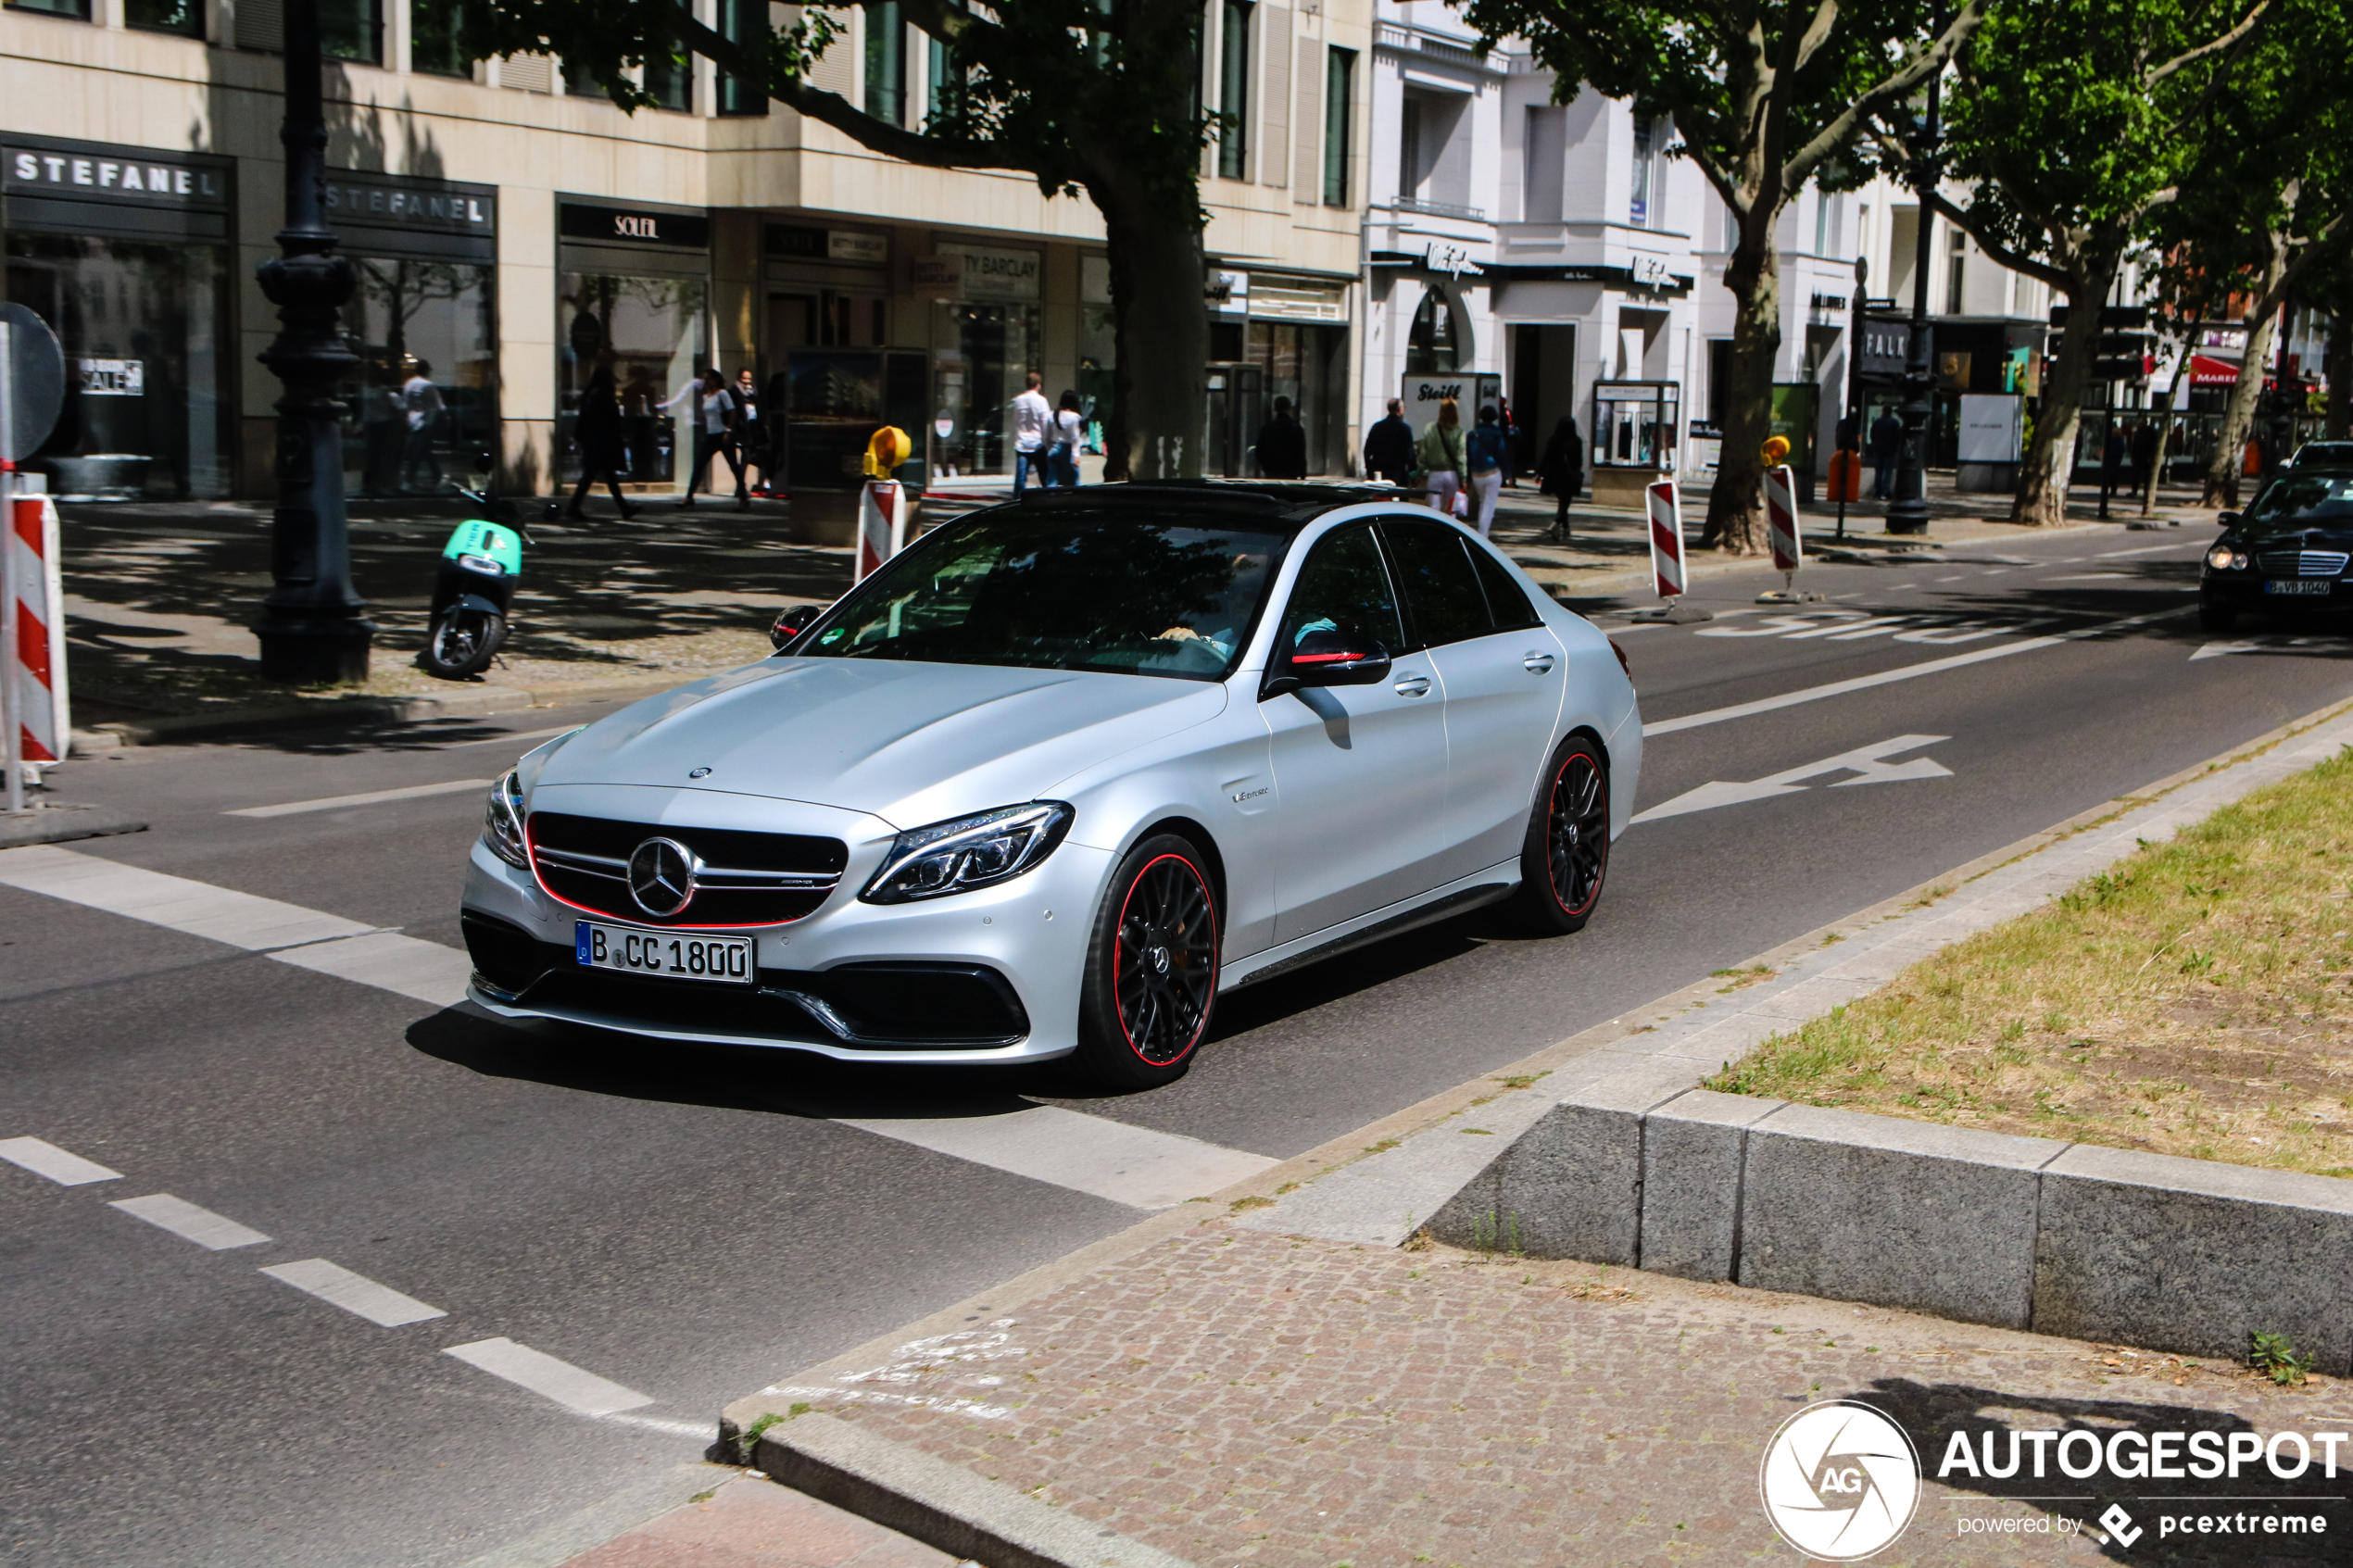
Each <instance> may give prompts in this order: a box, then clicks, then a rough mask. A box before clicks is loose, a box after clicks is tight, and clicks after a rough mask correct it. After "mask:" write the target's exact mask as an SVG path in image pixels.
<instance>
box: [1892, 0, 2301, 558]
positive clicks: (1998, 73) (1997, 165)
mask: <svg viewBox="0 0 2353 1568" xmlns="http://www.w3.org/2000/svg"><path fill="white" fill-rule="evenodd" d="M2279 3H2280V0H2254V3H2253V5H2252V6H2251V8H2249V9H2246V11H2245V12H2244V13H2243V14H2235V13H2233V12H2230V11H2226V12H2224V13H2223V14H2221V15H2220V16H2217V15H2215V14H2213V10H2212V6H2211V5H2210V3H2209V0H2005V3H2004V4H2002V5H2001V6H1998V7H1997V8H1996V9H1995V10H1994V12H1993V13H1992V14H1991V15H1990V16H1989V17H1988V18H1987V19H1986V22H1985V25H1984V26H1982V28H1980V29H1979V30H1978V31H1977V34H1976V36H1975V37H1973V38H1972V39H1970V40H1969V44H1968V46H1967V47H1966V48H1964V49H1963V50H1962V51H1961V52H1960V54H1959V56H1958V57H1957V68H1958V84H1957V91H1955V92H1954V93H1953V94H1952V107H1951V112H1950V114H1949V116H1948V118H1947V122H1946V131H1945V141H1944V152H1945V156H1946V157H1947V160H1948V161H1947V163H1946V167H1945V174H1946V177H1947V181H1946V183H1944V185H1943V186H1942V187H1940V188H1939V189H1938V190H1936V191H1934V192H1932V193H1931V195H1930V197H1929V201H1930V205H1931V207H1933V208H1934V209H1935V210H1936V211H1938V212H1941V213H1943V214H1944V216H1945V217H1947V218H1949V219H1951V220H1953V221H1954V222H1956V223H1957V224H1959V225H1960V226H1961V228H1963V229H1964V230H1966V231H1967V232H1969V236H1970V237H1971V238H1972V239H1974V240H1976V241H1977V243H1978V245H1980V246H1981V247H1982V248H1983V249H1984V251H1985V252H1986V254H1987V255H1989V256H1991V257H1994V259H1995V260H1996V261H1999V262H2001V263H2002V264H2003V265H2004V266H2006V267H2008V268H2010V269H2012V270H2016V271H2019V272H2022V273H2025V274H2026V275H2027V276H2029V277H2032V278H2038V279H2040V280H2041V281H2043V282H2045V283H2048V284H2049V285H2050V286H2051V287H2052V288H2053V289H2054V290H2056V291H2057V292H2058V293H2059V294H2061V295H2064V296H2065V297H2066V299H2067V316H2066V325H2065V328H2064V332H2063V334H2062V336H2061V338H2060V342H2059V348H2058V352H2057V354H2056V355H2055V356H2053V357H2052V358H2051V361H2050V363H2049V365H2048V366H2047V368H2046V369H2045V371H2044V376H2043V392H2042V408H2041V413H2040V415H2039V417H2038V418H2037V419H2036V420H2035V421H2034V433H2033V437H2032V440H2031V441H2030V442H2029V444H2028V446H2027V453H2026V460H2025V463H2024V465H2023V469H2022V471H2021V473H2020V478H2019V488H2018V495H2017V498H2016V499H2015V500H2014V501H2013V502H2012V504H2011V511H2010V515H2011V518H2012V519H2013V521H2020V522H2031V523H2057V522H2059V521H2063V520H2064V519H2065V516H2066V510H2067V486H2068V481H2069V478H2070V474H2071V473H2072V471H2073V468H2074V461H2075V433H2076V427H2077V424H2078V423H2079V420H2080V416H2081V413H2082V405H2083V392H2084V388H2085V387H2086V386H2087V385H2088V384H2089V383H2090V381H2091V372H2092V363H2093V360H2094V359H2095V358H2097V356H2098V353H2099V341H2100V310H2101V307H2103V306H2104V305H2106V304H2107V303H2108V295H2109V292H2110V291H2111V290H2112V289H2113V288H2114V286H2115V283H2116V279H2117V275H2118V274H2119V272H2120V271H2121V270H2122V268H2123V263H2124V260H2125V257H2126V256H2127V255H2128V254H2129V253H2130V252H2131V251H2132V249H2133V246H2134V245H2139V244H2142V243H2145V239H2146V237H2147V234H2148V231H2149V224H2150V220H2151V215H2152V214H2154V213H2156V212H2157V211H2158V209H2159V208H2161V207H2167V206H2169V205H2171V203H2173V202H2175V201H2176V200H2178V199H2179V198H2180V196H2181V194H2182V190H2183V182H2184V179H2185V177H2187V176H2188V175H2189V173H2190V172H2191V170H2192V168H2193V165H2194V161H2195V158H2196V153H2197V151H2198V149H2199V141H2198V135H2199V132H2200V131H2201V130H2202V129H2203V128H2204V127H2205V126H2206V125H2207V124H2208V119H2209V110H2210V109H2212V108H2213V107H2216V106H2217V105H2218V104H2219V103H2220V102H2221V94H2222V93H2223V91H2224V90H2225V89H2226V87H2227V84H2228V81H2229V72H2230V68H2231V66H2232V63H2233V60H2234V58H2235V57H2236V56H2237V54H2238V53H2239V52H2240V49H2241V46H2242V45H2243V44H2245V43H2246V39H2247V38H2248V36H2249V34H2251V33H2252V32H2253V31H2255V29H2256V27H2257V26H2258V24H2259V23H2260V22H2261V21H2262V19H2263V18H2264V16H2265V14H2266V13H2267V12H2268V11H2270V10H2271V9H2272V8H2273V7H2274V6H2277V5H2278V4H2279Z"/></svg>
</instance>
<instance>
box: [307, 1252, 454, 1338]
mask: <svg viewBox="0 0 2353 1568" xmlns="http://www.w3.org/2000/svg"><path fill="white" fill-rule="evenodd" d="M261 1272H262V1273H265V1274H268V1275H269V1276H270V1277H271V1279H274V1280H282V1281H283V1282H284V1283H285V1284H287V1285H291V1286H294V1287H295V1288H296V1290H307V1291H308V1292H309V1293H310V1294H311V1295H313V1296H316V1297H317V1298H319V1299H320V1300H321V1301H324V1302H326V1303H328V1304H329V1305H331V1306H336V1307H341V1308H342V1309H343V1310H344V1311H346V1312H351V1313H354V1314H356V1315H358V1316H359V1317H363V1318H366V1319H367V1320H368V1321H369V1322H370V1323H374V1324H375V1325H377V1326H378V1327H379V1328H398V1327H399V1326H400V1325H401V1324H402V1323H423V1322H424V1321H425V1320H427V1319H428V1318H446V1317H447V1316H448V1315H449V1314H448V1313H447V1312H445V1311H442V1310H441V1309H440V1308H438V1307H428V1306H426V1305H425V1304H424V1303H423V1302H422V1301H420V1300H418V1299H417V1298H415V1297H413V1296H403V1295H402V1294H401V1293H400V1292H399V1291H397V1290H395V1289H394V1288H393V1287H392V1286H388V1285H378V1284H377V1283H376V1282H375V1281H374V1280H371V1279H370V1278H369V1277H368V1276H367V1275H365V1274H355V1273H352V1272H351V1271H350V1270H349V1269H346V1268H345V1267H344V1266H343V1265H342V1264H340V1263H330V1262H328V1261H326V1260H325V1259H324V1258H305V1259H303V1260H302V1261H300V1262H298V1263H272V1264H271V1266H270V1267H268V1268H266V1269H264V1270H262V1271H261Z"/></svg>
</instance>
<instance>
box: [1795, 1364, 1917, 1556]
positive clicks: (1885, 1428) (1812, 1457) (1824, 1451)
mask: <svg viewBox="0 0 2353 1568" xmlns="http://www.w3.org/2000/svg"><path fill="white" fill-rule="evenodd" d="M1756 1490H1757V1494H1758V1496H1759V1497H1760V1498H1761V1499H1763V1500H1764V1504H1765V1517H1766V1518H1767V1519H1768V1520H1769V1521H1771V1523H1772V1525H1773V1529H1774V1530H1775V1532H1776V1533H1778V1534H1779V1535H1780V1537H1781V1539H1783V1540H1785V1541H1787V1542H1788V1543H1789V1544H1790V1545H1791V1546H1793V1547H1795V1548H1796V1549H1798V1550H1799V1551H1802V1552H1804V1553H1805V1554H1806V1556H1808V1557H1813V1558H1819V1559H1821V1560H1823V1561H1825V1562H1857V1561H1859V1560H1861V1559H1863V1558H1866V1557H1869V1556H1870V1555H1871V1554H1872V1553H1873V1552H1876V1551H1879V1550H1881V1549H1884V1548H1885V1547H1887V1546H1888V1545H1889V1544H1890V1543H1891V1542H1893V1541H1894V1539H1895V1538H1896V1537H1898V1536H1901V1535H1902V1534H1903V1533H1904V1530H1905V1527H1906V1525H1908V1524H1911V1522H1912V1513H1913V1511H1914V1510H1916V1509H1917V1508H1919V1500H1920V1456H1919V1450H1918V1449H1915V1448H1913V1446H1912V1439H1911V1436H1909V1434H1907V1433H1906V1432H1905V1430H1904V1429H1903V1428H1902V1427H1901V1426H1898V1425H1897V1424H1895V1423H1894V1422H1893V1421H1891V1420H1889V1419H1888V1418H1887V1417H1886V1416H1885V1415H1882V1414H1881V1413H1880V1412H1879V1411H1875V1410H1873V1409H1872V1408H1871V1407H1870V1406H1869V1405H1865V1404H1857V1403H1856V1402H1855V1401H1854V1400H1852V1399H1824V1400H1822V1401H1821V1402H1820V1403H1818V1404H1812V1405H1808V1406H1806V1408H1805V1409H1804V1410H1802V1411H1798V1412H1797V1413H1796V1414H1795V1415H1793V1416H1791V1417H1790V1418H1789V1419H1788V1420H1787V1421H1785V1422H1783V1423H1781V1425H1780V1430H1779V1431H1777V1432H1775V1433H1774V1434H1773V1440H1772V1441H1771V1442H1769V1443H1768V1444H1766V1446H1765V1462H1764V1464H1763V1465H1762V1466H1761V1467H1760V1468H1759V1469H1758V1472H1757V1476H1756Z"/></svg>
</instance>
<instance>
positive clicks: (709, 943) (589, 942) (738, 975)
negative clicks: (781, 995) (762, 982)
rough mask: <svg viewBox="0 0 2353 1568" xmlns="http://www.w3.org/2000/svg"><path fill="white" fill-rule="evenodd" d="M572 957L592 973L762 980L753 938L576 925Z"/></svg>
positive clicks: (726, 981) (722, 982) (724, 981)
mask: <svg viewBox="0 0 2353 1568" xmlns="http://www.w3.org/2000/svg"><path fill="white" fill-rule="evenodd" d="M573 957H575V958H577V959H578V960H580V961H581V962H582V963H584V964H585V965H587V966H588V967H589V968H590V969H611V970H619V971H620V972H622V973H623V974H659V975H661V977H662V978H663V979H665V980H709V981H716V982H718V983H719V984H720V985H751V984H752V983H753V982H754V981H755V980H756V979H758V978H759V971H758V966H757V965H755V964H754V963H753V961H752V952H751V938H750V937H749V936H695V935H687V934H686V933H685V932H679V931H641V930H638V929H636V928H635V927H633V926H626V925H600V924H598V922H595V921H588V920H584V921H575V922H573Z"/></svg>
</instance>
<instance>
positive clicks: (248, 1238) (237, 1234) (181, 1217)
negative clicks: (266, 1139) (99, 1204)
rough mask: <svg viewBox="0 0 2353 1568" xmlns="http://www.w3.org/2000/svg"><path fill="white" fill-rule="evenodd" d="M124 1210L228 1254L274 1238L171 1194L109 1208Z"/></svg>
mask: <svg viewBox="0 0 2353 1568" xmlns="http://www.w3.org/2000/svg"><path fill="white" fill-rule="evenodd" d="M107 1208H109V1209H120V1210H122V1211H123V1212H124V1213H126V1214H128V1215H130V1216H131V1217H132V1219H134V1220H145V1221H146V1222H147V1223H149V1224H151V1225H154V1226H156V1227H157V1229H159V1230H167V1231H170V1233H171V1234H172V1235H174V1236H179V1237H180V1238H182V1240H184V1241H193V1242H195V1244H196V1245H197V1246H198V1247H203V1248H209V1249H210V1250H212V1251H215V1252H225V1251H227V1250H228V1249H229V1248H233V1247H251V1246H253V1245H255V1244H256V1243H258V1242H264V1241H268V1240H269V1239H270V1238H269V1237H268V1236H264V1235H262V1234H261V1233H260V1232H259V1231H258V1230H255V1229H254V1228H253V1227H252V1226H250V1225H241V1224H239V1223H237V1222H236V1221H234V1220H232V1219H230V1218H229V1217H228V1216H226V1215H223V1214H216V1213H214V1212H213V1211H212V1210H209V1209H202V1208H199V1207H197V1206H196V1205H195V1204H193V1203H191V1202H189V1201H188V1200H187V1199H186V1198H174V1197H172V1196H171V1194H170V1193H168V1192H157V1193H150V1194H149V1195H148V1196H147V1197H145V1198H122V1199H120V1200H119V1201H117V1202H114V1203H109V1204H107Z"/></svg>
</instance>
